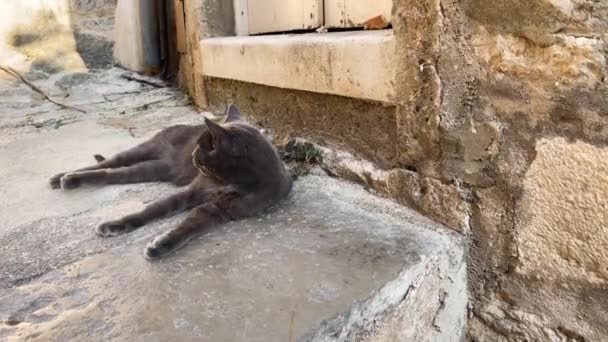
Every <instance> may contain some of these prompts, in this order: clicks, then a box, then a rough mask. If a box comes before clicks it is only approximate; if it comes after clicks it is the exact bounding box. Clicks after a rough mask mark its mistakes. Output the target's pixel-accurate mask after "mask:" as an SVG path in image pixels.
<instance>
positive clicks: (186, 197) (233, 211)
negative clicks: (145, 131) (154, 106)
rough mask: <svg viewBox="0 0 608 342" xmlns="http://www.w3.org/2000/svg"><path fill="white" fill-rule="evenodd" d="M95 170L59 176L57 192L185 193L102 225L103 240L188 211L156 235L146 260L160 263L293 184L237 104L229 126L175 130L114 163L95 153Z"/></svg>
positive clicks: (228, 119) (54, 181) (257, 208)
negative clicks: (163, 189) (150, 185)
mask: <svg viewBox="0 0 608 342" xmlns="http://www.w3.org/2000/svg"><path fill="white" fill-rule="evenodd" d="M95 159H96V160H97V161H98V164H96V165H93V166H90V167H86V168H83V169H79V170H76V171H74V172H70V173H61V174H58V175H56V176H54V177H52V178H51V179H50V184H51V186H52V187H53V188H62V189H64V190H68V189H74V188H77V187H80V186H82V185H89V184H92V185H106V184H126V183H140V182H156V181H159V182H171V183H173V184H175V185H177V186H185V185H187V188H186V189H185V190H183V191H181V192H179V193H177V194H175V195H172V196H169V197H166V198H163V199H161V200H159V201H157V202H154V203H152V204H150V205H148V206H147V207H145V208H144V209H143V210H142V211H140V212H137V213H134V214H131V215H127V216H125V217H122V218H120V219H118V220H116V221H109V222H105V223H102V224H101V225H99V226H98V227H97V228H96V229H95V232H96V233H97V235H99V236H101V237H110V236H116V235H120V234H124V233H128V232H130V231H132V230H135V229H137V228H139V227H141V226H143V225H145V224H147V223H149V222H151V221H153V220H156V219H159V218H162V217H167V216H171V215H175V214H176V213H178V212H181V211H184V210H191V212H190V215H189V216H188V217H187V218H186V219H185V220H184V221H183V222H182V223H181V224H179V225H178V226H177V227H175V228H173V229H170V230H169V231H167V232H165V233H164V234H162V235H160V236H158V237H156V238H155V239H154V240H153V241H152V242H150V243H149V244H148V246H147V247H146V249H145V250H144V256H145V257H146V258H147V259H149V260H152V259H157V258H159V257H162V256H164V255H166V254H169V253H171V252H173V251H175V250H177V249H179V248H181V247H183V246H184V245H185V244H186V243H187V242H188V241H189V240H190V239H192V237H194V236H196V235H198V234H199V233H202V232H205V231H206V230H208V229H209V228H211V227H212V226H215V225H218V224H222V223H224V222H227V221H230V220H238V219H241V218H245V217H249V216H252V215H255V214H257V213H259V212H260V211H262V210H264V209H266V208H268V207H270V206H272V205H274V204H275V203H277V202H278V201H279V200H281V199H282V198H284V197H285V196H287V194H288V193H289V191H290V189H291V185H292V180H291V177H290V176H289V174H288V173H287V172H286V170H285V168H284V165H283V163H282V162H281V160H280V158H279V156H278V154H277V152H276V150H275V149H274V147H273V146H272V145H271V144H270V142H269V141H268V140H266V139H265V138H264V137H263V136H262V134H261V133H260V131H259V130H258V129H256V128H254V127H253V126H251V125H249V124H247V123H246V122H245V121H243V120H241V118H240V113H239V111H238V110H237V109H236V107H234V106H230V107H229V108H228V110H227V117H226V121H225V123H224V124H217V123H214V122H212V121H210V120H207V119H205V125H200V126H185V125H180V126H172V127H169V128H166V129H165V130H163V131H161V132H159V133H158V134H156V135H155V136H154V137H152V139H150V140H148V141H146V142H144V143H142V144H140V145H138V146H136V147H134V148H132V149H130V150H127V151H124V152H121V153H119V154H117V155H115V156H114V157H112V158H109V159H107V160H106V159H105V158H104V157H102V156H100V155H95Z"/></svg>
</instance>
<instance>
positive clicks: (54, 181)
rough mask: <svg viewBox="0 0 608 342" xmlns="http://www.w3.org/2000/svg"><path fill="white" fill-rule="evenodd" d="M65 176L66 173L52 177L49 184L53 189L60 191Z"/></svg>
mask: <svg viewBox="0 0 608 342" xmlns="http://www.w3.org/2000/svg"><path fill="white" fill-rule="evenodd" d="M63 176H65V173H59V174H56V175H54V176H53V177H51V179H49V184H50V185H51V188H53V189H59V188H60V187H61V178H62V177H63Z"/></svg>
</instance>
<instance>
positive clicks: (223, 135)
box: [192, 105, 281, 183]
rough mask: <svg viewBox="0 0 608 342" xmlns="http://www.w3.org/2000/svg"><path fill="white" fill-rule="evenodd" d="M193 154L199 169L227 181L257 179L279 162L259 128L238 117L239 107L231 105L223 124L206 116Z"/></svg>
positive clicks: (271, 171)
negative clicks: (204, 127) (203, 127)
mask: <svg viewBox="0 0 608 342" xmlns="http://www.w3.org/2000/svg"><path fill="white" fill-rule="evenodd" d="M205 125H206V126H207V127H206V129H205V130H204V131H203V132H202V134H201V136H200V138H199V140H198V146H197V148H196V149H195V150H194V152H193V154H192V157H193V162H194V165H195V166H196V167H197V168H198V169H199V170H201V171H202V172H204V173H206V174H208V175H210V176H213V177H215V178H219V179H221V180H224V181H226V182H227V183H253V182H259V181H261V180H263V179H261V178H264V177H272V175H271V174H269V173H273V172H274V170H275V169H276V168H277V165H281V164H280V159H279V158H278V156H277V154H276V152H275V150H274V148H273V147H272V145H271V144H270V142H268V140H266V138H264V136H263V135H262V134H261V133H260V131H259V130H258V129H257V128H255V127H253V126H251V125H249V124H248V123H246V122H245V121H243V120H241V114H240V112H239V110H238V109H237V108H236V107H235V106H233V105H230V106H229V107H228V110H227V116H226V120H225V122H224V123H223V124H218V123H215V122H213V121H211V120H209V119H205Z"/></svg>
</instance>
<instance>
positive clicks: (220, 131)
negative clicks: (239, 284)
mask: <svg viewBox="0 0 608 342" xmlns="http://www.w3.org/2000/svg"><path fill="white" fill-rule="evenodd" d="M205 125H207V128H208V129H209V132H211V135H212V136H213V137H214V138H216V139H223V138H225V137H227V135H228V132H227V131H226V130H225V129H224V127H222V126H220V125H218V124H216V123H215V122H213V121H211V120H209V119H207V118H205Z"/></svg>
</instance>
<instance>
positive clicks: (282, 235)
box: [0, 68, 466, 342]
mask: <svg viewBox="0 0 608 342" xmlns="http://www.w3.org/2000/svg"><path fill="white" fill-rule="evenodd" d="M122 73H124V70H121V69H116V68H115V69H110V70H105V71H100V72H97V73H76V74H55V75H41V76H40V78H39V79H37V80H36V83H37V84H38V85H40V86H41V87H42V88H44V89H47V90H48V91H49V94H50V95H52V96H54V97H56V98H60V99H61V100H62V101H65V102H66V103H69V104H71V105H76V106H79V107H82V108H84V109H86V110H87V113H78V112H74V111H69V110H64V109H62V108H60V107H57V106H55V105H53V104H51V103H48V102H45V101H43V100H42V98H41V97H40V96H38V95H37V94H35V93H33V92H32V91H31V90H30V89H29V88H27V87H26V86H24V85H23V84H20V83H17V82H14V81H12V80H0V165H1V168H0V199H1V205H0V340H6V341H23V340H29V341H85V340H86V341H109V340H112V341H147V342H150V341H168V340H176V341H177V340H179V341H295V340H298V339H302V340H315V341H316V340H323V341H338V340H352V338H354V337H353V336H368V337H370V338H371V337H373V336H376V337H378V336H381V337H382V336H384V335H382V334H383V333H385V332H386V331H389V330H390V329H393V328H394V329H397V328H398V329H399V331H400V332H399V333H400V335H398V336H411V337H412V338H415V337H416V336H419V335H420V336H426V337H425V338H426V339H431V338H439V339H441V337H442V336H443V337H446V336H449V337H454V336H456V335H458V334H462V327H463V326H464V320H465V319H466V317H465V313H466V310H465V306H466V283H465V279H464V278H465V272H464V269H465V267H464V254H463V246H462V240H461V239H460V238H459V237H458V236H457V235H456V234H454V233H453V232H449V231H446V230H444V229H443V228H442V227H441V226H438V225H437V224H435V223H433V222H431V221H429V220H427V219H425V218H424V217H421V216H420V215H419V214H417V213H415V212H413V211H411V210H409V209H407V208H404V207H402V206H399V205H397V204H395V203H393V202H391V201H388V200H384V199H380V198H377V197H374V196H373V195H371V194H369V193H367V192H366V191H365V190H364V189H362V188H360V187H358V186H355V185H352V184H350V183H346V182H343V181H340V180H337V179H333V178H330V177H327V176H326V175H324V174H323V172H322V171H320V170H314V171H313V172H312V174H311V175H309V176H306V177H302V178H300V179H299V180H298V181H297V182H296V183H295V186H294V190H293V193H292V194H291V196H290V197H289V198H288V199H287V200H285V201H284V202H283V203H281V204H280V205H279V206H277V207H276V208H273V209H271V210H269V211H268V212H266V213H264V214H263V215H261V216H260V217H256V218H252V219H248V220H244V221H239V222H233V223H230V224H227V225H225V226H222V227H220V228H218V229H216V230H214V231H212V232H210V233H209V234H206V235H204V236H202V237H201V238H200V239H198V240H196V241H193V242H192V243H190V244H189V245H188V246H187V247H186V248H185V249H184V250H182V251H180V253H177V254H175V255H173V256H171V257H169V258H167V259H165V260H162V261H160V262H155V263H149V262H147V261H145V260H144V258H143V257H142V255H141V250H142V248H143V247H144V245H145V244H146V243H147V242H148V241H149V240H150V239H151V238H152V237H153V236H154V235H155V234H158V233H159V232H161V231H162V230H164V229H166V228H167V227H170V226H171V225H174V224H176V223H177V222H178V221H179V220H180V219H182V218H183V215H179V216H177V217H173V218H170V219H166V220H162V221H158V222H156V223H153V224H150V225H148V226H146V227H144V228H142V229H139V230H137V231H135V232H133V233H131V234H127V235H124V236H120V237H116V238H111V239H101V238H98V237H97V236H95V234H94V233H93V228H94V226H95V225H96V224H98V223H99V222H101V221H103V220H107V219H112V218H115V217H119V216H121V215H123V214H125V213H129V212H132V211H134V210H137V209H139V208H141V206H142V205H144V204H145V203H148V202H150V201H152V200H154V199H156V198H158V197H160V196H163V195H165V194H167V193H170V192H173V191H176V189H175V188H174V187H172V186H170V185H167V184H136V185H124V186H108V187H104V188H91V187H88V188H82V189H78V190H74V191H69V192H66V191H56V190H51V189H50V187H49V186H48V183H47V181H48V178H49V177H50V176H52V175H53V174H55V173H58V172H61V171H66V170H71V169H74V168H77V167H80V166H84V165H87V164H91V163H94V162H95V161H94V159H93V154H96V153H99V154H103V155H111V154H113V153H116V152H117V151H120V150H122V149H125V148H127V147H130V146H132V145H134V144H135V143H137V142H140V141H142V140H143V139H145V138H146V137H149V136H150V135H151V134H153V133H155V132H156V131H158V130H160V129H161V128H163V127H167V126H168V125H171V124H177V123H200V122H201V121H202V115H200V114H199V113H197V112H196V111H195V110H194V109H192V107H191V106H189V101H188V99H187V98H186V97H185V96H184V95H183V94H181V93H180V92H178V91H176V90H173V89H170V88H160V89H158V88H154V87H150V86H147V85H142V84H140V83H137V82H132V81H127V80H125V79H122V78H121V77H120V75H121V74H122ZM416 289H419V291H417V290H416ZM397 321H398V322H406V321H407V322H409V323H408V324H410V323H411V324H410V325H411V327H409V328H403V329H402V328H400V326H399V324H402V323H398V322H397ZM396 322H397V323H396ZM391 327H393V328H391ZM387 329H389V330H387ZM408 329H409V330H408ZM425 329H427V330H425ZM406 332H407V333H408V334H409V333H411V334H410V335H407V334H406V335H403V334H404V333H406ZM387 336H390V335H387ZM394 336H397V335H394ZM382 338H384V339H383V340H387V341H388V340H391V339H390V337H382ZM363 340H365V338H363Z"/></svg>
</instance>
